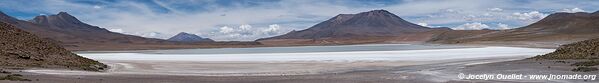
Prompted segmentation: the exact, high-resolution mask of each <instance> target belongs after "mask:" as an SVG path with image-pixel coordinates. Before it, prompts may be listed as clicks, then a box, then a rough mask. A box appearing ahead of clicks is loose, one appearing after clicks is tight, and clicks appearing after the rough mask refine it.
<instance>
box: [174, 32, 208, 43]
mask: <svg viewBox="0 0 599 83" xmlns="http://www.w3.org/2000/svg"><path fill="white" fill-rule="evenodd" d="M167 40H169V41H178V42H214V40H212V39H210V38H202V37H200V36H198V35H195V34H190V33H185V32H181V33H179V34H177V35H175V36H173V37H171V38H168V39H167Z"/></svg>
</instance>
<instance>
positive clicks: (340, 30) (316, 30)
mask: <svg viewBox="0 0 599 83" xmlns="http://www.w3.org/2000/svg"><path fill="white" fill-rule="evenodd" d="M429 30H431V28H427V27H423V26H420V25H417V24H414V23H410V22H408V21H405V20H403V19H402V18H400V17H399V16H397V15H395V14H392V13H390V12H388V11H386V10H373V11H368V12H362V13H358V14H339V15H337V16H335V17H333V18H331V19H329V20H326V21H324V22H321V23H318V24H316V25H314V26H312V27H310V28H308V29H305V30H301V31H292V32H289V33H287V34H284V35H281V36H275V37H271V38H264V39H259V40H268V39H323V38H357V37H390V36H400V35H403V34H410V33H419V32H426V31H429Z"/></svg>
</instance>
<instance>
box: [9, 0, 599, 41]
mask: <svg viewBox="0 0 599 83" xmlns="http://www.w3.org/2000/svg"><path fill="white" fill-rule="evenodd" d="M376 9H385V10H388V11H390V12H392V13H394V14H396V15H399V16H400V17H402V18H404V19H406V20H408V21H410V22H413V23H417V24H420V25H425V26H429V27H450V28H453V29H460V30H462V29H463V30H470V29H483V28H489V29H509V28H517V27H521V26H526V25H528V24H530V23H533V22H536V21H538V20H540V19H542V18H543V17H545V16H547V15H549V14H551V13H555V12H595V11H597V10H599V1H596V0H576V1H572V0H1V1H0V11H2V12H4V13H6V14H8V15H11V16H14V17H17V18H18V19H22V20H29V19H31V18H33V17H35V16H37V15H52V14H56V13H58V12H60V11H65V12H68V13H70V14H72V15H74V16H75V17H77V18H79V19H80V20H82V21H84V22H86V23H88V24H91V25H96V26H99V27H102V28H106V29H109V30H111V31H114V32H120V33H125V34H132V35H139V36H144V37H153V38H168V37H170V36H172V35H175V34H176V33H178V32H188V33H194V34H197V35H200V36H202V37H209V38H212V39H215V40H254V39H257V38H263V37H270V36H275V35H280V34H284V33H287V32H289V31H291V30H302V29H306V28H308V27H310V26H312V25H315V24H316V23H318V22H322V21H324V20H327V19H329V18H331V17H333V16H335V15H337V14H353V13H359V12H365V11H370V10H376Z"/></svg>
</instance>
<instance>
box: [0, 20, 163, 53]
mask: <svg viewBox="0 0 599 83" xmlns="http://www.w3.org/2000/svg"><path fill="white" fill-rule="evenodd" d="M0 21H1V22H6V23H9V24H12V25H15V26H16V27H17V28H20V29H22V30H25V31H27V32H30V33H33V34H35V35H37V36H39V37H41V38H44V39H48V40H51V41H53V42H56V43H60V44H62V45H63V46H65V47H67V48H86V47H85V46H97V45H95V44H109V45H114V44H164V43H170V42H169V41H166V40H162V39H153V38H144V37H139V36H133V35H126V34H121V33H115V32H110V31H108V30H106V29H104V28H100V27H97V26H93V25H89V24H87V23H84V22H81V21H80V20H78V19H77V18H75V17H74V16H72V15H70V14H68V13H67V12H59V13H58V14H56V15H40V16H36V17H35V18H34V19H32V20H29V21H23V20H18V19H15V18H14V17H11V16H8V15H6V14H4V13H2V12H0Z"/></svg>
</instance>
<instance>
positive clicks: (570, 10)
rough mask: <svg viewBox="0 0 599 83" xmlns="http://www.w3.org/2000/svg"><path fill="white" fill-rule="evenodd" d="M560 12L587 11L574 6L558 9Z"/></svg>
mask: <svg viewBox="0 0 599 83" xmlns="http://www.w3.org/2000/svg"><path fill="white" fill-rule="evenodd" d="M558 12H566V13H576V12H586V11H585V10H582V9H580V8H572V9H562V10H561V11H558Z"/></svg>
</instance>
